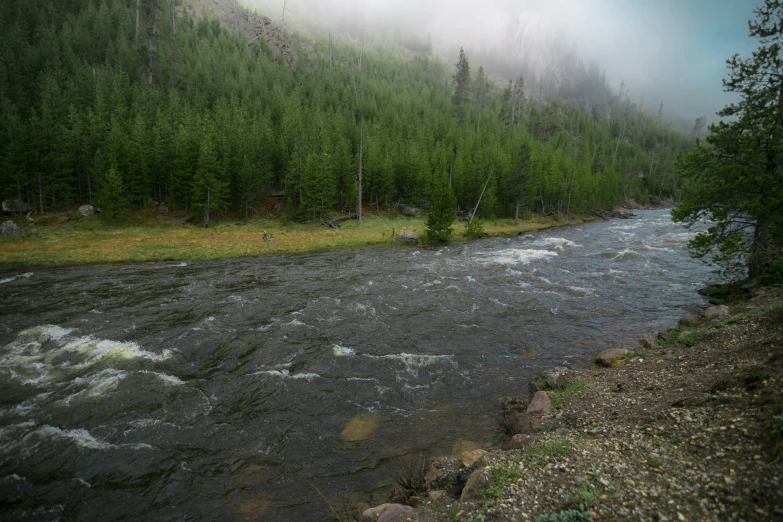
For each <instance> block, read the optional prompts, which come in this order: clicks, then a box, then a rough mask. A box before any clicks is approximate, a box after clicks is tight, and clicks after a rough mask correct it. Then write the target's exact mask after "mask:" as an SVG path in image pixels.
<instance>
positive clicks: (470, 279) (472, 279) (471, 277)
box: [467, 276, 476, 283]
mask: <svg viewBox="0 0 783 522" xmlns="http://www.w3.org/2000/svg"><path fill="white" fill-rule="evenodd" d="M467 280H468V283H474V282H476V279H475V278H474V277H473V276H468V277H467Z"/></svg>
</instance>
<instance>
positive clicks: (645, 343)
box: [639, 337, 653, 350]
mask: <svg viewBox="0 0 783 522" xmlns="http://www.w3.org/2000/svg"><path fill="white" fill-rule="evenodd" d="M639 346H641V347H642V348H644V349H645V350H651V349H652V347H653V343H652V341H651V340H649V339H648V338H647V337H639Z"/></svg>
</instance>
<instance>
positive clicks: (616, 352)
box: [595, 348, 628, 366]
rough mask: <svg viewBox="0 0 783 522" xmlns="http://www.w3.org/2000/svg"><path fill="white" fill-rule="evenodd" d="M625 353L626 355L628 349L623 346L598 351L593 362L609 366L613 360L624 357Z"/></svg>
mask: <svg viewBox="0 0 783 522" xmlns="http://www.w3.org/2000/svg"><path fill="white" fill-rule="evenodd" d="M626 355H628V350H626V349H625V348H609V349H607V350H603V351H601V352H598V355H596V356H595V362H597V363H598V364H600V365H601V366H611V365H612V364H614V363H615V362H617V361H619V360H621V359H625V356H626Z"/></svg>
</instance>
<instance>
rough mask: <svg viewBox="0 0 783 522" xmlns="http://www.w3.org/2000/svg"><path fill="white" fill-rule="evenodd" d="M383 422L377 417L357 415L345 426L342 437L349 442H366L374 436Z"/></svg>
mask: <svg viewBox="0 0 783 522" xmlns="http://www.w3.org/2000/svg"><path fill="white" fill-rule="evenodd" d="M380 423H381V420H380V419H379V418H378V417H376V416H375V415H357V416H356V417H354V418H353V419H351V420H350V421H348V424H347V425H346V426H345V429H344V430H343V432H342V433H341V434H340V437H341V438H342V439H343V440H345V441H349V442H353V441H358V440H364V439H366V438H368V437H369V436H370V435H372V434H373V432H374V431H375V429H376V428H377V427H378V425H380Z"/></svg>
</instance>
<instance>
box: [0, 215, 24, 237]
mask: <svg viewBox="0 0 783 522" xmlns="http://www.w3.org/2000/svg"><path fill="white" fill-rule="evenodd" d="M21 235H22V229H21V228H19V227H18V226H16V223H14V222H13V221H11V220H10V219H9V220H8V221H6V222H5V223H3V224H2V225H0V237H19V236H21Z"/></svg>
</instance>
